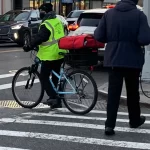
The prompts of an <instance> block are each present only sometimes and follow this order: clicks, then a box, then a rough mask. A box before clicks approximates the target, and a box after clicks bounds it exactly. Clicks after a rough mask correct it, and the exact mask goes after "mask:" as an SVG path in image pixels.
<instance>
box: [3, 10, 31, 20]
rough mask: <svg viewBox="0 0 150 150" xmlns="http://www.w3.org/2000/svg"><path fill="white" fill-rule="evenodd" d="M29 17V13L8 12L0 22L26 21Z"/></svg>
mask: <svg viewBox="0 0 150 150" xmlns="http://www.w3.org/2000/svg"><path fill="white" fill-rule="evenodd" d="M28 17H29V12H27V11H16V12H8V13H6V14H4V15H3V16H2V17H1V18H0V21H24V20H27V18H28Z"/></svg>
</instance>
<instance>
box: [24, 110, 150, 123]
mask: <svg viewBox="0 0 150 150" xmlns="http://www.w3.org/2000/svg"><path fill="white" fill-rule="evenodd" d="M24 114H26V115H30V116H40V117H41V116H44V117H45V116H46V117H58V118H71V119H83V120H97V121H105V120H106V118H101V117H85V116H73V115H62V114H61V115H60V114H47V113H35V112H32V113H31V112H29V113H24ZM117 122H126V123H128V122H129V120H128V119H117ZM145 124H150V121H148V120H146V122H145Z"/></svg>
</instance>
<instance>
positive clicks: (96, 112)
mask: <svg viewBox="0 0 150 150" xmlns="http://www.w3.org/2000/svg"><path fill="white" fill-rule="evenodd" d="M57 110H60V111H61V112H65V113H70V111H69V110H68V109H66V108H58V109H57ZM90 113H95V114H106V113H107V112H106V111H99V110H92V111H90ZM118 115H123V116H128V113H126V112H118ZM142 115H144V116H145V117H150V114H142Z"/></svg>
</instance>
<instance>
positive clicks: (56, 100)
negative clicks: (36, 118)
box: [43, 98, 62, 108]
mask: <svg viewBox="0 0 150 150" xmlns="http://www.w3.org/2000/svg"><path fill="white" fill-rule="evenodd" d="M43 104H45V105H48V106H50V107H56V106H58V107H59V108H60V106H61V105H60V104H61V99H60V98H49V99H48V100H47V101H46V102H44V103H43ZM58 107H57V108H58ZM61 107H62V106H61Z"/></svg>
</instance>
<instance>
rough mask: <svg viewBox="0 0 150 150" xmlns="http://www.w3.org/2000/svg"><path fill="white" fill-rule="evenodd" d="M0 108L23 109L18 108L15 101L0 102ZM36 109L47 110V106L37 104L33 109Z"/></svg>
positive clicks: (27, 102)
mask: <svg viewBox="0 0 150 150" xmlns="http://www.w3.org/2000/svg"><path fill="white" fill-rule="evenodd" d="M24 103H26V104H28V105H29V104H32V103H33V102H32V101H24ZM0 107H8V108H23V107H22V106H20V105H19V104H18V103H17V102H16V101H14V100H4V101H3V100H0ZM38 108H49V106H48V105H44V104H42V103H40V104H38V105H37V106H36V108H34V109H38Z"/></svg>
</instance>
